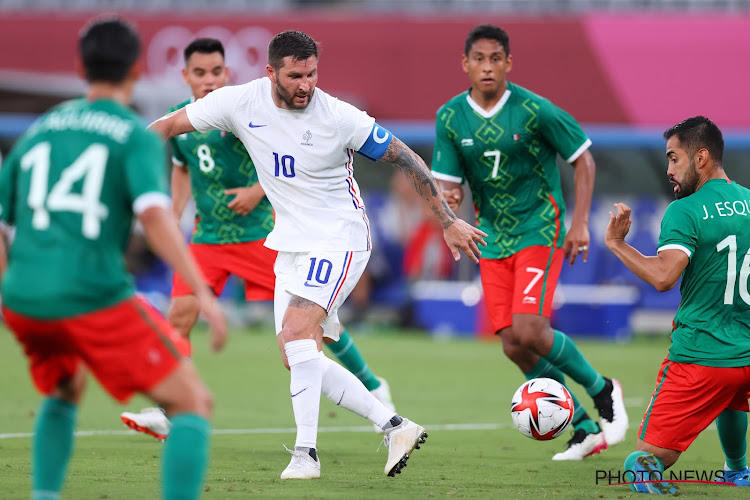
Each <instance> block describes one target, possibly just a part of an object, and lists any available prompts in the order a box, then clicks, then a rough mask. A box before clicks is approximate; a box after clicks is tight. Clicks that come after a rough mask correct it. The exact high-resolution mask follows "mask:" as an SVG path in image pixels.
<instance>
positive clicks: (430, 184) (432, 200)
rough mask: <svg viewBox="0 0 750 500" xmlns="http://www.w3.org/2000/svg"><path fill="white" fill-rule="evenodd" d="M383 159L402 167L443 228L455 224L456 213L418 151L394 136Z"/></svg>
mask: <svg viewBox="0 0 750 500" xmlns="http://www.w3.org/2000/svg"><path fill="white" fill-rule="evenodd" d="M381 160H382V161H385V162H388V163H392V164H393V165H395V166H397V167H398V168H399V169H401V171H402V172H403V173H404V175H405V176H406V178H407V179H409V182H411V185H412V186H414V189H416V190H417V193H419V195H420V196H421V197H422V198H423V199H424V201H426V202H427V205H429V207H430V208H431V209H432V212H433V213H434V214H435V216H436V217H437V219H438V221H439V222H440V226H441V227H442V228H443V229H445V228H446V227H448V226H450V225H451V224H453V221H455V220H456V214H454V213H453V211H452V210H451V209H450V207H448V203H447V202H446V201H445V198H443V196H442V194H441V193H440V191H439V190H438V187H437V183H436V182H435V178H434V177H432V174H431V173H430V170H429V169H428V168H427V165H426V164H425V162H424V160H422V158H420V157H419V155H418V154H417V153H415V152H414V151H412V150H411V149H409V148H408V147H407V146H406V144H404V143H403V142H401V141H400V140H399V139H398V138H396V137H394V138H393V139H392V140H391V144H390V145H389V146H388V149H387V150H386V152H385V154H384V155H383V157H382V158H381Z"/></svg>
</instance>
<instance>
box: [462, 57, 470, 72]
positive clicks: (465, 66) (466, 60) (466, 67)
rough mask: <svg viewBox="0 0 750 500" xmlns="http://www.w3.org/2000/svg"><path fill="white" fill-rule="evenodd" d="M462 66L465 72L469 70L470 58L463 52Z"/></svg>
mask: <svg viewBox="0 0 750 500" xmlns="http://www.w3.org/2000/svg"><path fill="white" fill-rule="evenodd" d="M461 68H462V69H463V70H464V73H468V72H469V58H468V57H467V56H466V54H461Z"/></svg>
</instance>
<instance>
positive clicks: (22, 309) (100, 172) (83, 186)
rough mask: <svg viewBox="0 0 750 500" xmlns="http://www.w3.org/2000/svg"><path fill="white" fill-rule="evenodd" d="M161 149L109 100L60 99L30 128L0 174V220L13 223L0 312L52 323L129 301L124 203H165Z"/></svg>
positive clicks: (129, 209)
mask: <svg viewBox="0 0 750 500" xmlns="http://www.w3.org/2000/svg"><path fill="white" fill-rule="evenodd" d="M165 152H166V151H165V149H164V146H163V144H162V141H161V139H159V138H158V137H157V136H156V135H155V134H153V133H151V132H148V131H147V130H145V128H144V125H143V123H142V122H141V120H140V118H139V117H138V116H137V115H136V114H135V113H134V112H133V111H131V110H130V109H128V108H126V107H124V106H122V105H120V104H118V103H116V102H114V101H110V100H97V101H94V102H88V101H87V100H86V99H77V100H73V101H68V102H65V103H63V104H61V105H59V106H57V107H55V108H53V109H51V110H50V111H49V112H47V113H46V114H45V115H43V116H42V117H41V118H40V119H39V120H38V121H37V122H36V123H35V124H34V125H32V127H31V128H30V129H29V130H28V131H27V132H26V133H25V134H24V135H23V136H22V137H21V138H20V139H19V140H18V141H17V143H16V145H15V147H14V148H13V150H12V151H11V153H10V155H9V156H8V158H7V159H6V161H5V163H4V164H3V166H2V169H1V170H0V216H1V217H2V218H3V219H4V220H5V221H6V222H8V223H9V224H11V225H14V226H15V238H14V241H13V244H12V246H11V248H10V255H9V267H8V270H7V272H6V273H5V275H4V276H3V282H2V297H3V303H4V305H6V306H7V307H9V308H10V309H12V310H13V311H16V312H18V313H20V314H24V315H27V316H31V317H35V318H42V319H52V318H64V317H70V316H75V315H77V314H81V313H86V312H91V311H94V310H98V309H102V308H105V307H108V306H111V305H113V304H115V303H117V302H120V301H122V300H123V299H125V298H127V297H128V296H130V295H132V294H133V293H134V289H133V284H132V279H131V277H130V275H129V274H128V272H127V270H126V268H125V259H124V258H123V254H124V252H125V249H126V246H127V243H128V239H129V237H130V231H131V226H132V219H133V210H134V208H133V206H134V203H135V204H136V207H137V206H139V205H140V206H143V207H147V206H151V205H152V204H153V203H154V202H156V200H160V203H159V204H163V205H164V206H165V207H168V206H169V198H168V194H167V193H168V186H167V176H166V169H165V166H166V165H165V163H164V158H165ZM149 199H150V200H152V201H149ZM155 199H156V200H155Z"/></svg>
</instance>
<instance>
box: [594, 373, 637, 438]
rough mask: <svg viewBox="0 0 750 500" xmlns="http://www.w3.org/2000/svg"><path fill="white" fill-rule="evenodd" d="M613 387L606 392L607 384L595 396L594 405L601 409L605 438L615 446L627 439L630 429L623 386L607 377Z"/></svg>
mask: <svg viewBox="0 0 750 500" xmlns="http://www.w3.org/2000/svg"><path fill="white" fill-rule="evenodd" d="M605 380H606V381H607V383H608V385H609V384H611V387H612V388H611V389H610V390H609V392H606V389H607V386H606V385H605V388H604V389H602V392H600V393H599V394H597V395H596V396H594V398H593V399H594V406H596V409H597V410H598V411H599V417H600V418H601V427H602V431H603V432H604V440H605V441H606V442H607V445H608V446H614V445H616V444H617V443H621V442H622V441H624V440H625V434H626V433H627V431H628V425H629V423H628V413H627V412H626V411H625V401H623V398H622V386H621V385H620V382H618V381H617V380H615V379H611V380H610V379H607V378H605Z"/></svg>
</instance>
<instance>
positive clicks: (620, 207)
mask: <svg viewBox="0 0 750 500" xmlns="http://www.w3.org/2000/svg"><path fill="white" fill-rule="evenodd" d="M632 223H633V221H632V220H630V207H629V206H627V205H626V204H624V203H615V212H614V213H613V212H610V213H609V224H607V232H606V234H605V235H604V242H605V243H606V244H607V246H610V245H611V244H616V243H618V242H621V241H625V236H627V235H628V231H630V225H631V224H632Z"/></svg>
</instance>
